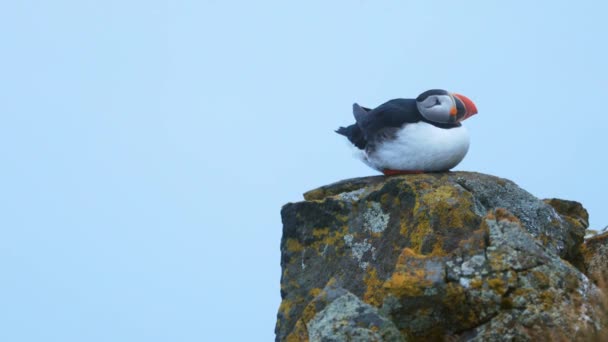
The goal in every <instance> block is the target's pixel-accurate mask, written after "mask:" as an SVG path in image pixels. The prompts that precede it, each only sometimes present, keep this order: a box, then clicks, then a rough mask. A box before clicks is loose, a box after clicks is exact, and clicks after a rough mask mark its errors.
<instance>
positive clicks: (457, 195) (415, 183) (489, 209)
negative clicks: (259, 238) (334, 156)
mask: <svg viewBox="0 0 608 342" xmlns="http://www.w3.org/2000/svg"><path fill="white" fill-rule="evenodd" d="M304 197H305V201H302V202H298V203H289V204H287V205H285V206H284V207H283V210H282V213H281V214H282V219H283V238H282V241H281V266H282V278H281V296H282V299H283V300H282V303H281V306H280V308H279V313H278V320H277V325H276V339H277V341H428V340H443V339H448V340H454V341H486V340H522V341H526V340H529V341H533V340H539V338H541V337H542V339H541V340H547V338H550V339H551V338H555V339H557V340H559V339H563V338H567V340H576V339H580V340H589V339H591V340H593V339H599V338H600V335H599V334H600V331H601V328H602V327H603V326H604V324H606V322H605V315H603V313H604V310H603V307H602V303H603V301H602V294H601V291H599V290H598V288H597V287H596V286H595V285H594V284H593V282H590V281H589V279H588V278H587V277H586V276H585V274H584V273H583V271H585V270H586V269H587V265H588V262H587V261H586V260H588V258H587V259H586V256H585V253H583V251H584V250H585V249H584V248H582V247H581V246H582V244H583V237H584V233H585V229H586V227H587V222H588V217H587V213H586V211H585V210H584V209H583V208H582V206H581V205H580V204H578V203H576V202H571V201H563V200H558V199H551V200H546V201H542V200H539V199H537V198H535V197H534V196H532V195H531V194H529V193H528V192H526V191H525V190H522V189H521V188H519V187H518V186H517V185H516V184H514V183H513V182H511V181H508V180H505V179H501V178H497V177H492V176H488V175H483V174H478V173H468V172H448V173H437V174H421V175H408V176H395V177H384V176H378V177H366V178H357V179H352V180H346V181H342V182H339V183H335V184H332V185H329V186H324V187H321V188H319V189H315V190H312V191H310V192H307V193H306V194H305V195H304Z"/></svg>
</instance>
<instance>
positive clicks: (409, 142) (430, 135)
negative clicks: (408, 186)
mask: <svg viewBox="0 0 608 342" xmlns="http://www.w3.org/2000/svg"><path fill="white" fill-rule="evenodd" d="M468 150H469V133H468V131H467V129H466V128H465V127H464V126H460V127H455V128H450V129H445V128H439V127H436V126H433V125H431V124H428V123H426V122H418V123H414V124H411V123H410V124H405V125H404V126H403V127H402V128H401V129H399V131H398V132H397V134H396V136H395V138H394V139H390V140H386V141H384V142H382V143H380V144H377V145H376V146H375V148H374V149H373V150H372V151H370V152H369V153H365V154H364V158H365V160H364V161H365V162H366V163H367V164H368V165H370V166H371V167H373V168H375V169H377V170H380V171H382V170H384V169H391V170H407V171H445V170H449V169H451V168H453V167H454V166H456V165H457V164H458V163H460V161H462V159H463V158H464V156H465V155H466V154H467V151H468Z"/></svg>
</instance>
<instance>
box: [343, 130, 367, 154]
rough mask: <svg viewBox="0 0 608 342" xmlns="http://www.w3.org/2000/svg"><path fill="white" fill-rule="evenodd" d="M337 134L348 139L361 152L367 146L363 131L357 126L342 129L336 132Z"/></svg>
mask: <svg viewBox="0 0 608 342" xmlns="http://www.w3.org/2000/svg"><path fill="white" fill-rule="evenodd" d="M336 133H338V134H341V135H343V136H345V137H346V138H348V140H349V141H350V142H351V143H353V145H355V146H357V148H359V149H361V150H363V149H365V145H367V141H366V140H365V137H364V136H363V132H361V129H360V128H359V126H358V125H357V124H353V125H350V126H348V127H340V128H338V129H337V130H336Z"/></svg>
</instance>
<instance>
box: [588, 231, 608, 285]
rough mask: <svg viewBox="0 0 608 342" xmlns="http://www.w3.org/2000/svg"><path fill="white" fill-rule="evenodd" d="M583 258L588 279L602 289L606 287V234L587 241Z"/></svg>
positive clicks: (607, 277) (607, 240)
mask: <svg viewBox="0 0 608 342" xmlns="http://www.w3.org/2000/svg"><path fill="white" fill-rule="evenodd" d="M583 257H584V266H585V269H586V271H587V274H588V275H589V278H591V279H592V280H593V281H594V282H595V283H596V284H600V285H601V286H602V287H603V288H606V287H608V233H603V234H600V235H596V236H593V237H591V238H589V239H587V240H586V241H585V245H584V248H583Z"/></svg>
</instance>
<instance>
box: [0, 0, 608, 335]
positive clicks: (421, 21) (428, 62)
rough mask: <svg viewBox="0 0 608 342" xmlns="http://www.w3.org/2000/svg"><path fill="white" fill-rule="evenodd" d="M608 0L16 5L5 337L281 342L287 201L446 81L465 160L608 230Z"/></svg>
mask: <svg viewBox="0 0 608 342" xmlns="http://www.w3.org/2000/svg"><path fill="white" fill-rule="evenodd" d="M607 11H608V5H606V2H605V1H600V0H598V1H576V2H573V1H557V0H554V1H536V2H532V1H484V2H482V1H469V2H464V1H459V2H455V1H415V2H414V1H362V0H359V1H331V2H329V1H305V2H304V1H302V2H295V1H289V2H288V1H219V0H218V1H170V2H169V1H108V0H106V1H83V0H81V1H52V2H51V1H28V0H21V1H10V2H9V1H5V2H3V3H2V4H0V43H1V44H0V80H1V82H0V115H1V119H2V122H1V124H0V152H1V154H2V158H3V163H2V168H0V225H1V228H2V229H1V231H0V232H1V236H0V270H2V271H1V272H0V340H2V341H112V342H118V341H242V340H250V341H270V340H273V339H274V333H273V329H274V323H275V315H276V311H277V308H278V305H279V302H280V296H279V278H280V267H279V261H280V260H279V257H280V252H279V241H280V236H281V221H280V216H279V211H280V208H281V205H283V204H284V203H286V202H288V201H297V200H300V199H301V193H303V192H304V191H306V190H309V189H311V188H314V187H316V186H320V185H323V184H327V183H331V182H334V181H338V180H340V179H344V178H349V177H358V176H367V175H373V174H375V172H374V171H373V170H371V169H368V168H367V167H366V166H365V165H363V164H362V163H361V162H359V161H358V160H356V159H354V158H353V157H352V155H351V151H350V149H349V148H348V146H347V144H346V143H345V142H344V139H343V138H342V137H340V136H338V135H336V134H335V133H333V130H334V129H335V128H336V127H338V126H340V125H344V124H348V123H350V122H351V121H352V116H351V112H350V108H351V104H352V103H353V102H355V101H357V102H359V103H361V104H363V105H367V106H375V105H378V104H380V103H382V102H383V101H385V100H388V99H390V98H395V97H415V96H416V95H418V93H420V92H422V91H424V90H426V89H429V88H445V89H448V90H450V91H455V92H459V93H462V94H465V95H467V96H468V97H470V98H471V99H473V100H474V101H475V103H476V104H477V107H478V109H479V113H480V114H479V115H477V116H475V117H473V118H472V119H470V120H468V121H467V122H466V123H465V124H466V126H467V127H468V128H469V131H470V133H471V135H472V143H471V149H470V150H469V154H468V156H467V157H466V159H465V160H464V161H463V162H462V163H461V164H460V165H459V166H458V167H457V169H459V170H471V171H479V172H484V173H490V174H494V175H497V176H501V177H505V178H509V179H511V180H513V181H515V182H517V183H518V184H520V185H521V186H522V187H524V188H525V189H527V190H529V191H530V192H532V193H533V194H534V195H537V196H539V197H562V198H566V199H572V200H578V201H581V202H582V203H583V204H584V205H585V207H586V208H587V209H588V210H589V211H590V214H591V223H592V226H593V227H595V228H601V227H603V226H604V225H606V224H608V213H607V212H606V208H605V202H606V201H605V192H606V190H608V177H606V176H605V173H606V151H605V149H606V146H607V144H606V136H605V135H604V129H605V127H607V126H608V114H607V113H608V109H607V108H606V103H607V98H608V70H607V68H606V60H608V56H607V50H606V37H605V36H606V32H608V24H607V22H608V21H607V20H606V13H607Z"/></svg>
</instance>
